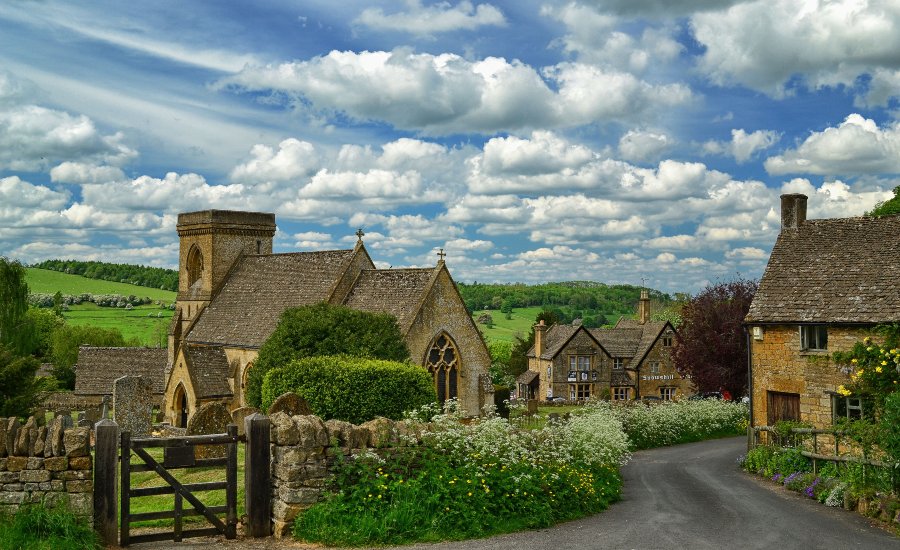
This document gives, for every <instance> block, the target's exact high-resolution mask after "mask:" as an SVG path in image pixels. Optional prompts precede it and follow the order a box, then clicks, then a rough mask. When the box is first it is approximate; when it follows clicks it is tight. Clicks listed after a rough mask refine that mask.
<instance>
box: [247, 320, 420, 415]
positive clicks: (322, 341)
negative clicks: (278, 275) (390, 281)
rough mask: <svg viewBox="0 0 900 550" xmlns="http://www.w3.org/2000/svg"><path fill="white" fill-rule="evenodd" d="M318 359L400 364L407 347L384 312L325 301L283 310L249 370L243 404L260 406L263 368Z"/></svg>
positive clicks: (405, 356)
mask: <svg viewBox="0 0 900 550" xmlns="http://www.w3.org/2000/svg"><path fill="white" fill-rule="evenodd" d="M319 355H349V356H351V357H364V358H368V359H384V360H387V361H406V360H408V359H409V349H407V347H406V342H404V340H403V335H402V334H401V333H400V327H399V325H398V324H397V319H396V318H395V317H394V316H392V315H389V314H386V313H367V312H363V311H357V310H354V309H350V308H348V307H344V306H333V305H330V304H326V303H320V304H316V305H313V306H304V307H298V308H292V309H287V310H285V312H284V313H282V314H281V319H280V320H279V321H278V326H277V327H276V328H275V331H274V332H272V334H271V336H269V338H268V339H267V340H266V341H265V343H263V345H262V347H261V348H260V350H259V356H258V357H257V358H256V363H255V364H254V365H253V368H251V369H250V373H249V375H248V379H247V401H248V402H249V403H250V404H251V405H253V406H254V407H259V406H260V404H261V402H262V383H263V378H264V377H265V374H266V373H267V372H268V371H269V370H271V369H273V368H278V367H282V366H284V365H287V364H288V363H290V362H292V361H294V360H296V359H302V358H304V357H314V356H319Z"/></svg>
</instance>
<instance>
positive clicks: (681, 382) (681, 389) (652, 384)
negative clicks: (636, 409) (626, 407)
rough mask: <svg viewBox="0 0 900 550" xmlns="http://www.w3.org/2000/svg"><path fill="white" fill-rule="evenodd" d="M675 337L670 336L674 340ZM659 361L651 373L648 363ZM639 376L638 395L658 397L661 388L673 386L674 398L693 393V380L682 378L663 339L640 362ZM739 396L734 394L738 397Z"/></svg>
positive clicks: (669, 347) (670, 348)
mask: <svg viewBox="0 0 900 550" xmlns="http://www.w3.org/2000/svg"><path fill="white" fill-rule="evenodd" d="M674 339H675V337H674V336H673V337H672V340H673V341H674ZM654 361H655V362H658V363H659V372H658V373H653V372H651V370H650V363H652V362H654ZM638 377H639V378H640V381H639V385H640V397H650V396H652V397H660V396H661V393H660V389H661V388H675V396H674V399H684V398H686V397H689V396H691V395H693V394H694V393H695V390H694V386H693V382H692V381H691V380H690V379H689V378H682V377H681V375H680V374H679V373H678V371H677V370H675V363H674V362H673V361H672V347H671V346H664V345H663V339H662V338H659V339H658V340H657V341H656V343H655V344H654V345H653V347H652V348H650V351H649V352H648V353H647V357H646V358H645V359H644V362H643V363H642V364H641V370H640V372H639V373H638ZM739 397H740V396H735V398H739Z"/></svg>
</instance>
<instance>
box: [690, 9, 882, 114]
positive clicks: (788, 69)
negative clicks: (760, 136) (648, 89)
mask: <svg viewBox="0 0 900 550" xmlns="http://www.w3.org/2000/svg"><path fill="white" fill-rule="evenodd" d="M691 27H692V29H693V32H694V37H695V38H696V39H697V41H698V42H700V44H701V45H702V46H703V47H704V48H705V51H704V53H703V55H702V57H701V58H700V60H699V67H700V69H701V70H702V71H704V72H705V73H706V74H707V75H708V76H709V77H710V78H711V79H712V80H713V82H715V83H717V84H720V85H723V84H724V85H731V84H740V85H744V86H747V87H750V88H753V89H755V90H759V91H762V92H765V93H767V94H770V95H772V96H775V97H781V96H783V95H784V94H785V93H786V92H787V91H788V90H787V89H786V85H787V84H788V82H789V81H791V80H792V79H793V78H795V77H798V76H799V77H800V79H801V81H802V82H805V84H806V85H807V86H809V87H811V88H817V87H821V86H837V85H841V84H842V85H846V86H849V87H853V86H854V84H855V81H856V79H857V78H858V77H859V76H861V75H863V74H866V73H868V72H870V71H872V70H874V69H875V68H878V67H894V68H895V67H896V66H897V64H898V63H900V4H898V3H897V2H895V1H893V0H833V1H825V0H812V1H809V2H796V1H795V0H755V1H749V2H743V3H740V4H737V5H734V6H732V7H730V8H729V9H728V10H727V11H724V12H716V13H699V14H696V15H694V16H693V17H692V18H691ZM773 60H777V62H773ZM895 92H896V91H895ZM879 99H880V98H879Z"/></svg>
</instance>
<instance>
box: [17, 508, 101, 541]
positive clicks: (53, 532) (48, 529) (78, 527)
mask: <svg viewBox="0 0 900 550" xmlns="http://www.w3.org/2000/svg"><path fill="white" fill-rule="evenodd" d="M0 548H2V549H4V550H20V549H21V550H61V549H66V550H94V549H99V548H102V545H101V544H100V538H99V537H98V536H97V534H96V533H95V532H94V530H93V529H92V528H91V526H90V525H89V524H88V522H87V520H86V519H84V518H80V517H78V516H76V515H75V514H73V513H72V512H71V511H69V510H68V509H65V508H46V507H44V506H42V505H39V504H33V505H26V506H22V507H21V508H19V510H18V511H17V512H16V513H15V514H14V515H0Z"/></svg>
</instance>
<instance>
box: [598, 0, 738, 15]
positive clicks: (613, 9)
mask: <svg viewBox="0 0 900 550" xmlns="http://www.w3.org/2000/svg"><path fill="white" fill-rule="evenodd" d="M581 1H582V2H583V3H584V4H585V5H587V6H592V7H593V8H594V9H596V10H597V11H598V12H601V13H610V14H616V15H624V16H628V17H669V16H683V15H690V14H692V13H696V12H701V11H717V10H722V9H725V8H727V7H728V6H731V5H733V4H737V3H740V2H745V1H746V0H581Z"/></svg>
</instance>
